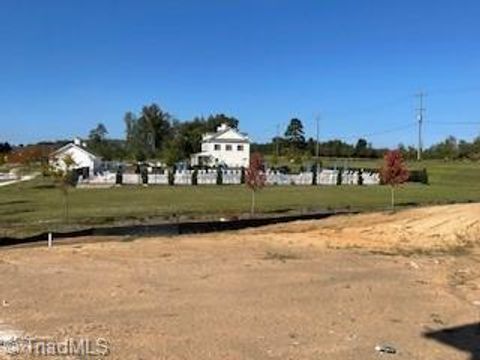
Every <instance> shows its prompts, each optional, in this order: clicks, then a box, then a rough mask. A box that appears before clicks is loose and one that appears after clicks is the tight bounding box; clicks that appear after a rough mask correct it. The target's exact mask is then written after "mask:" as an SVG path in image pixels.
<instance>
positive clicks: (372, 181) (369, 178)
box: [362, 172, 380, 185]
mask: <svg viewBox="0 0 480 360" xmlns="http://www.w3.org/2000/svg"><path fill="white" fill-rule="evenodd" d="M362 179H363V185H380V174H379V173H374V172H363V173H362Z"/></svg>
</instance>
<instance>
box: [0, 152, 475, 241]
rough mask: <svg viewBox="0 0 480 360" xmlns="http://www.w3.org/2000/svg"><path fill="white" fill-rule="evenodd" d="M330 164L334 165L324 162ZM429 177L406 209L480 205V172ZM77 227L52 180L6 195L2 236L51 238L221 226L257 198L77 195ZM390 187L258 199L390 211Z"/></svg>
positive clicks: (464, 168) (149, 192) (217, 189)
mask: <svg viewBox="0 0 480 360" xmlns="http://www.w3.org/2000/svg"><path fill="white" fill-rule="evenodd" d="M323 163H324V164H326V163H327V161H325V159H324V161H323ZM378 164H379V162H378V161H375V160H369V161H361V160H358V161H350V162H349V165H350V166H359V167H361V166H365V167H372V166H375V165H378ZM422 167H426V168H427V169H428V173H429V178H430V185H420V184H409V185H406V186H404V187H402V188H401V189H399V190H398V191H397V201H398V204H399V205H401V206H406V205H424V204H440V203H450V202H467V201H480V164H479V163H461V162H456V163H454V162H449V163H445V162H441V161H431V162H424V163H419V164H417V163H415V164H412V165H411V168H422ZM69 198H70V207H71V211H70V214H71V220H70V224H69V225H66V224H64V219H63V198H62V193H61V192H60V190H59V189H57V188H55V187H53V186H51V184H50V182H49V181H48V180H44V179H37V180H34V181H31V182H27V183H22V184H18V185H14V186H8V187H3V188H0V236H11V235H25V234H31V233H35V232H40V231H44V230H58V229H65V228H78V227H87V226H90V225H92V224H112V223H114V222H140V221H142V222H144V221H149V220H155V221H156V220H159V219H162V220H166V219H169V218H171V217H172V215H173V214H174V213H176V214H179V215H181V216H182V217H183V218H218V217H219V216H230V215H243V214H246V213H247V212H248V211H249V206H250V192H249V191H248V190H247V189H246V188H245V187H244V186H188V187H172V186H151V187H138V186H137V187H127V186H124V187H119V188H112V189H72V190H71V192H70V196H69ZM389 199H390V198H389V188H388V187H384V186H371V187H365V186H332V187H319V186H302V187H300V186H298V187H297V186H284V187H279V186H274V187H268V188H265V189H263V190H262V191H261V192H259V193H258V195H257V209H258V212H261V213H274V212H286V211H297V212H299V211H313V210H322V209H343V208H351V209H358V210H372V209H384V208H387V207H388V206H389Z"/></svg>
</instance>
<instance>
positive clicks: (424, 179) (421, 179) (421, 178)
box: [407, 168, 428, 185]
mask: <svg viewBox="0 0 480 360" xmlns="http://www.w3.org/2000/svg"><path fill="white" fill-rule="evenodd" d="M407 181H408V182H415V183H422V184H426V185H428V172H427V169H426V168H423V169H422V170H411V171H410V176H409V177H408V180H407Z"/></svg>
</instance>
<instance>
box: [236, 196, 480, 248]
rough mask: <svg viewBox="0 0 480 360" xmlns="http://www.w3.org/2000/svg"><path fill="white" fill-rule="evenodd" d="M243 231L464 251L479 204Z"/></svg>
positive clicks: (474, 234)
mask: <svg viewBox="0 0 480 360" xmlns="http://www.w3.org/2000/svg"><path fill="white" fill-rule="evenodd" d="M241 235H242V236H245V235H248V236H255V237H264V238H265V239H268V240H275V239H276V240H278V241H287V242H289V243H297V244H298V243H302V242H303V243H305V244H308V245H314V246H325V247H329V248H365V249H369V250H372V251H381V252H389V253H398V252H422V251H425V252H454V251H463V250H464V249H465V248H467V247H469V246H471V245H473V244H474V243H475V242H477V241H480V204H462V205H446V206H435V207H427V208H419V209H413V210H405V211H399V212H396V213H369V214H360V215H345V216H338V217H332V218H329V219H325V220H314V221H299V222H295V223H290V224H282V225H273V226H267V227H264V228H261V229H253V230H247V231H242V232H241Z"/></svg>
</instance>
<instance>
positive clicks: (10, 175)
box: [0, 173, 20, 181]
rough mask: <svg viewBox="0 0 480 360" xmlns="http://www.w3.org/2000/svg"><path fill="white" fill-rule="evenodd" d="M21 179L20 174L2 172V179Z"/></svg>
mask: <svg viewBox="0 0 480 360" xmlns="http://www.w3.org/2000/svg"><path fill="white" fill-rule="evenodd" d="M18 179H20V176H18V175H17V174H13V173H0V181H14V180H18Z"/></svg>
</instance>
